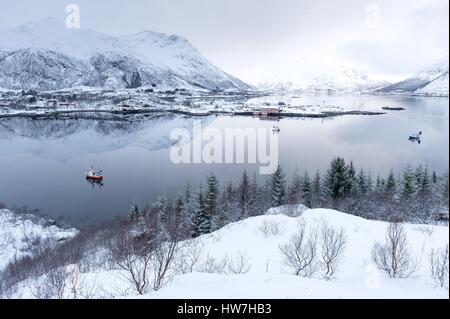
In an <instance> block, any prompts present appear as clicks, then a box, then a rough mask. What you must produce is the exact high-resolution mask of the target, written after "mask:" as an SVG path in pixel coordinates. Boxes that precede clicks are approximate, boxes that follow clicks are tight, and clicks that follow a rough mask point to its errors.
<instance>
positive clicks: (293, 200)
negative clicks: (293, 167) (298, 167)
mask: <svg viewBox="0 0 450 319" xmlns="http://www.w3.org/2000/svg"><path fill="white" fill-rule="evenodd" d="M301 192H302V181H301V179H300V176H298V174H297V172H295V173H294V176H293V177H292V184H291V185H290V186H289V195H288V201H289V203H290V204H298V203H300V197H301V196H300V194H301Z"/></svg>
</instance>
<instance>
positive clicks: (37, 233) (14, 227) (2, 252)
mask: <svg viewBox="0 0 450 319" xmlns="http://www.w3.org/2000/svg"><path fill="white" fill-rule="evenodd" d="M33 219H34V220H33V221H32V220H30V219H28V218H27V217H26V216H20V215H16V214H14V213H13V212H11V211H10V210H8V209H0V270H2V269H3V268H4V267H5V266H6V265H7V264H8V263H9V262H10V261H12V260H14V259H15V258H17V259H20V258H22V257H24V256H27V255H30V254H32V251H33V249H36V248H38V246H40V245H47V244H49V245H52V244H55V243H57V242H59V241H62V240H65V239H68V238H71V237H73V236H74V235H75V234H76V233H77V230H75V229H73V228H71V229H62V228H60V227H58V226H56V225H51V224H49V223H48V222H46V221H44V220H40V219H38V218H33Z"/></svg>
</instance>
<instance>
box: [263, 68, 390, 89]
mask: <svg viewBox="0 0 450 319" xmlns="http://www.w3.org/2000/svg"><path fill="white" fill-rule="evenodd" d="M291 78H292V79H289V80H281V81H275V82H265V83H260V84H259V85H258V86H259V87H260V88H261V89H270V90H283V91H301V92H304V93H323V92H329V93H337V92H341V93H351V92H364V91H368V90H371V89H375V88H379V87H382V86H384V85H386V84H387V83H386V82H380V81H376V80H373V79H371V78H370V77H369V76H367V74H365V73H364V72H363V71H361V70H358V69H356V68H354V67H350V66H334V67H330V68H328V69H327V70H326V71H318V72H311V71H310V72H301V71H300V72H299V73H297V74H294V75H291Z"/></svg>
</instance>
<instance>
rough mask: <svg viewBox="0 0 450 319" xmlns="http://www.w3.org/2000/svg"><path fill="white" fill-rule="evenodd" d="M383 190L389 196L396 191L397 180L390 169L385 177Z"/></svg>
mask: <svg viewBox="0 0 450 319" xmlns="http://www.w3.org/2000/svg"><path fill="white" fill-rule="evenodd" d="M384 190H385V192H386V194H387V195H389V196H394V195H395V193H396V191H397V182H396V180H395V176H394V171H393V170H391V171H390V172H389V175H388V177H387V179H386V185H385V188H384Z"/></svg>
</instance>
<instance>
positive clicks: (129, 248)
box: [112, 233, 152, 295]
mask: <svg viewBox="0 0 450 319" xmlns="http://www.w3.org/2000/svg"><path fill="white" fill-rule="evenodd" d="M112 247H115V248H114V249H113V250H112V256H113V257H112V258H113V260H114V262H115V264H116V266H117V267H118V268H120V269H122V270H125V275H124V279H125V280H126V281H127V282H129V283H131V285H132V286H133V287H134V289H135V290H136V292H137V293H138V294H140V295H143V294H145V293H146V292H148V288H149V284H150V283H149V272H150V267H151V265H150V261H151V258H152V254H151V253H150V252H151V249H144V250H142V249H139V248H138V247H137V246H136V245H135V243H134V242H133V240H132V238H130V236H128V234H124V233H123V234H121V235H120V236H118V238H117V239H116V240H115V246H112Z"/></svg>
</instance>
